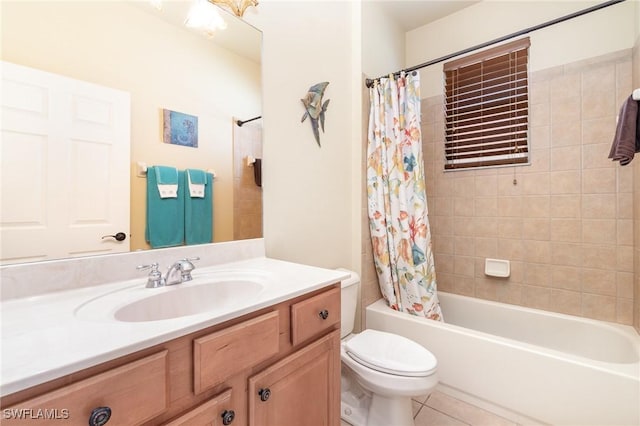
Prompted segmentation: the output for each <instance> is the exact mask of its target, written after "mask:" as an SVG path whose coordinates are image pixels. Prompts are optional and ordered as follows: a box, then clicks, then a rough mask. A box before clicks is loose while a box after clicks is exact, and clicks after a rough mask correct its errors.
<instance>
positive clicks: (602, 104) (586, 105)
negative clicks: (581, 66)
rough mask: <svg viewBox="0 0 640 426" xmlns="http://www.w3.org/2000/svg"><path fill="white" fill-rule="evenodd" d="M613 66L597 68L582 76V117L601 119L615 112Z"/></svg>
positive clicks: (614, 73)
mask: <svg viewBox="0 0 640 426" xmlns="http://www.w3.org/2000/svg"><path fill="white" fill-rule="evenodd" d="M615 76H616V72H615V65H614V64H608V65H605V66H601V67H597V68H595V69H592V70H589V71H587V72H585V73H583V74H582V116H583V117H584V118H585V119H586V120H588V119H592V118H602V117H606V116H609V115H611V114H612V112H614V111H615V93H616V79H615Z"/></svg>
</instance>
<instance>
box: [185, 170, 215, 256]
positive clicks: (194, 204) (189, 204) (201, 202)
mask: <svg viewBox="0 0 640 426" xmlns="http://www.w3.org/2000/svg"><path fill="white" fill-rule="evenodd" d="M187 172H188V173H189V176H191V182H192V183H197V182H194V179H198V177H202V178H203V179H202V183H204V184H205V187H204V198H193V197H191V196H190V195H189V190H188V188H186V186H188V185H187V184H185V193H186V195H185V201H184V212H185V223H184V224H185V232H184V233H185V241H186V243H187V244H206V243H210V242H212V241H213V175H212V174H211V173H206V172H204V171H202V170H194V169H187Z"/></svg>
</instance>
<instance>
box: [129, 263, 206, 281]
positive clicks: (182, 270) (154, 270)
mask: <svg viewBox="0 0 640 426" xmlns="http://www.w3.org/2000/svg"><path fill="white" fill-rule="evenodd" d="M192 260H200V258H199V257H191V258H185V259H180V260H178V261H177V262H175V263H174V264H173V265H171V266H170V267H169V269H168V270H167V275H166V276H164V277H163V276H162V274H161V273H160V271H159V270H158V263H157V262H154V263H152V264H150V265H140V266H138V267H137V268H136V269H138V270H141V271H143V270H146V269H151V272H149V278H148V279H147V285H146V287H147V288H157V287H164V286H168V285H175V284H180V283H183V282H185V281H191V280H192V279H193V277H192V276H191V271H193V270H194V269H196V267H195V265H194V264H193V263H191V261H192Z"/></svg>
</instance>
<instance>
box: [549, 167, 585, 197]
mask: <svg viewBox="0 0 640 426" xmlns="http://www.w3.org/2000/svg"><path fill="white" fill-rule="evenodd" d="M581 182H582V181H581V172H580V171H579V170H569V171H561V172H550V173H549V191H550V193H551V194H580V191H581Z"/></svg>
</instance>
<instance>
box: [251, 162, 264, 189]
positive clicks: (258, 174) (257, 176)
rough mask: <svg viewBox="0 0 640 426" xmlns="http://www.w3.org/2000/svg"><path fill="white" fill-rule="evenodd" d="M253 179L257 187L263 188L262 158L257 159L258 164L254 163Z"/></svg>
mask: <svg viewBox="0 0 640 426" xmlns="http://www.w3.org/2000/svg"><path fill="white" fill-rule="evenodd" d="M253 178H254V180H255V181H256V185H258V186H260V187H262V159H260V158H256V162H255V163H253Z"/></svg>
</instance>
